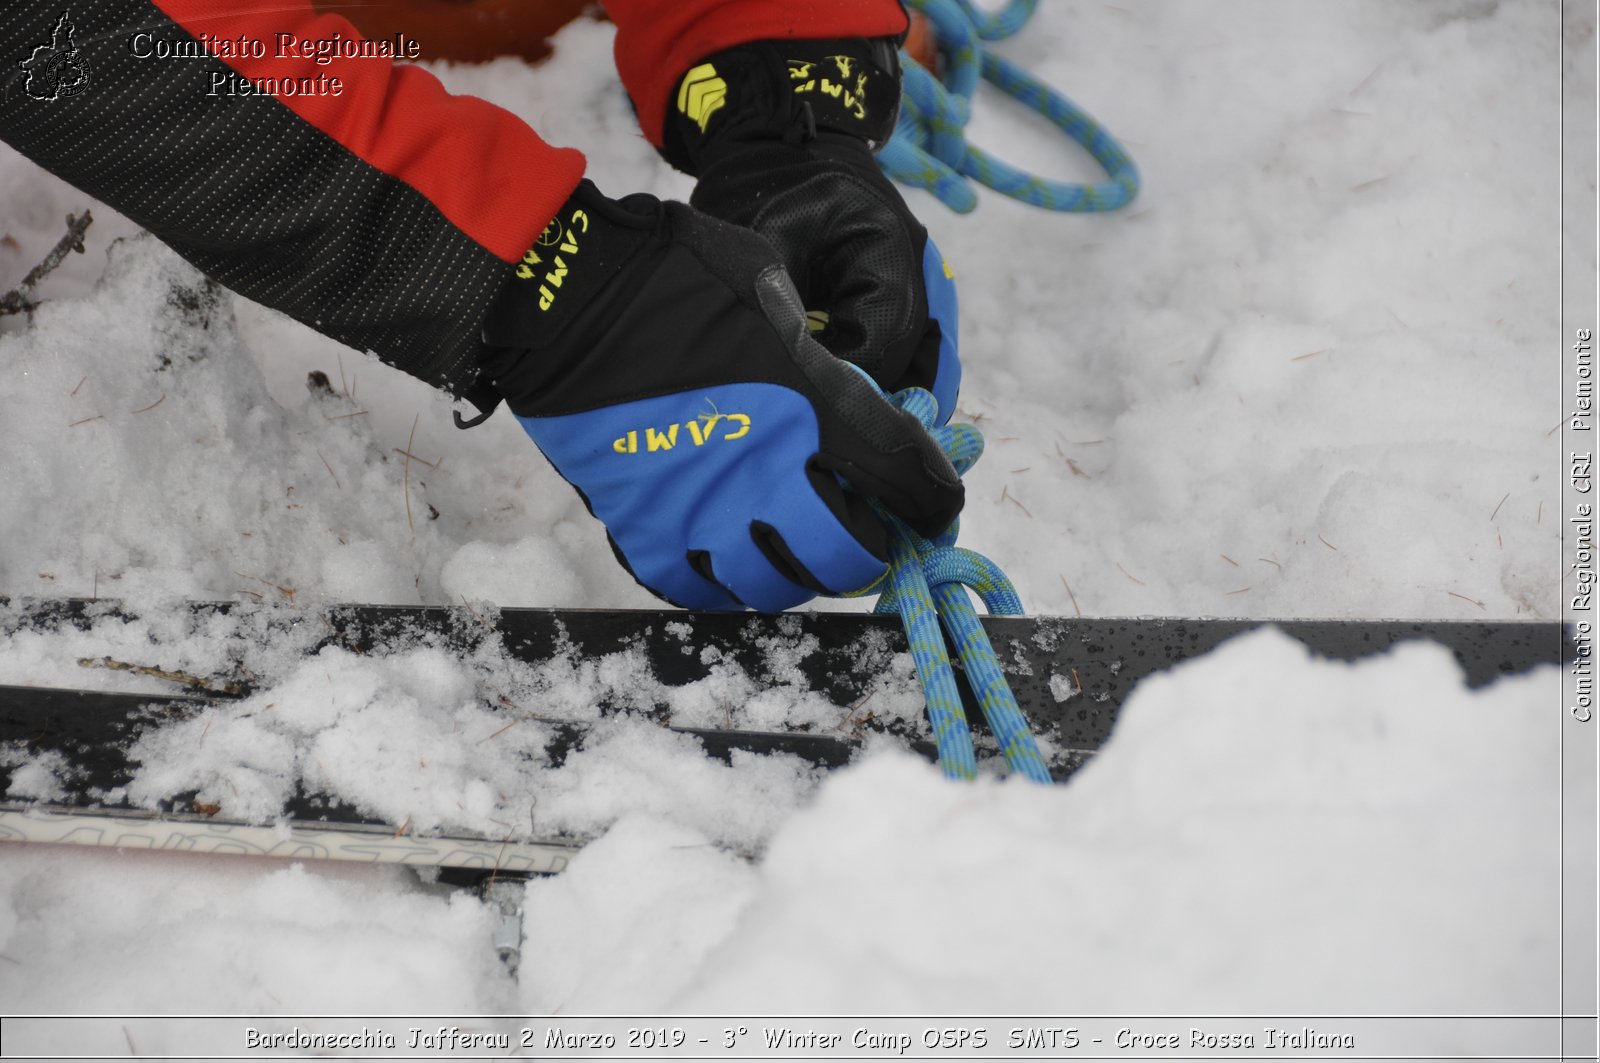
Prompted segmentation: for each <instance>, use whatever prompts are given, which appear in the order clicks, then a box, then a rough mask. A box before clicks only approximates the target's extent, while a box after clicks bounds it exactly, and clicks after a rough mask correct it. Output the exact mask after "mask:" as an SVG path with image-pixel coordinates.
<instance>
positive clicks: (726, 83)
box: [662, 39, 961, 424]
mask: <svg viewBox="0 0 1600 1063" xmlns="http://www.w3.org/2000/svg"><path fill="white" fill-rule="evenodd" d="M899 104H900V66H899V60H898V57H897V55H896V52H895V48H894V45H893V42H891V41H888V40H866V39H855V40H833V41H806V40H797V41H763V42H757V43H754V44H745V45H741V46H739V47H737V48H733V49H729V50H728V51H724V52H719V53H717V54H716V55H713V56H711V57H709V58H708V59H706V60H705V61H704V62H702V63H700V64H698V65H696V66H695V67H693V68H692V69H690V70H689V72H688V73H687V74H685V75H684V78H683V80H682V82H680V83H679V89H678V94H677V98H676V100H675V101H674V102H673V105H672V106H671V107H670V110H669V115H668V120H667V124H666V131H665V139H664V144H663V148H662V154H663V155H664V156H665V157H666V158H667V160H668V161H669V162H671V163H672V164H673V165H675V166H677V167H678V168H679V169H681V170H684V171H685V172H687V173H689V174H691V175H693V176H695V177H696V178H697V179H698V182H697V184H696V185H695V190H694V194H693V195H692V196H691V197H690V200H689V201H690V203H692V204H693V205H694V206H696V207H698V208H700V209H701V210H703V211H705V212H707V213H708V214H712V215H714V216H716V217H718V218H721V219H723V220H724V221H731V222H733V223H734V224H736V225H742V226H745V227H746V228H749V229H753V230H755V231H756V232H758V233H760V234H761V235H762V236H764V237H766V238H767V240H768V241H769V242H770V243H771V244H772V245H773V247H775V248H776V249H777V251H778V254H779V255H780V256H781V258H782V260H783V264H784V267H785V268H786V269H787V270H788V271H789V275H790V276H791V277H792V278H793V279H794V283H795V287H796V288H797V289H799V292H800V297H801V299H802V300H803V301H804V303H805V305H806V307H807V308H808V309H809V310H810V312H811V316H810V324H811V328H812V330H813V334H814V335H815V336H816V338H817V339H818V340H819V341H820V342H821V343H822V344H823V346H825V347H827V348H828V349H829V350H830V351H832V352H833V353H834V354H837V355H838V356H839V357H841V358H845V359H848V360H849V361H851V362H853V363H855V364H856V365H858V366H860V367H861V368H862V369H864V370H866V371H867V372H868V373H870V374H871V375H872V378H873V379H874V380H876V381H877V382H878V384H879V385H881V386H882V387H883V388H884V389H885V390H886V391H898V390H900V389H901V388H905V387H911V386H915V387H921V388H926V389H927V390H929V391H931V392H933V395H934V398H935V399H937V400H938V403H939V423H941V424H942V423H944V422H946V421H948V420H949V419H950V415H951V414H952V413H953V412H954V410H955V404H956V392H957V390H958V388H959V386H960V383H961V363H960V361H959V360H958V358H957V351H956V291H955V284H954V283H953V282H952V279H951V277H952V275H951V273H950V271H949V269H948V268H947V267H946V265H945V262H944V259H943V258H942V257H941V256H940V254H939V250H938V248H936V247H935V246H934V245H933V242H932V241H931V240H929V239H928V232H927V230H926V229H924V228H923V227H922V224H921V223H920V222H918V221H917V219H916V217H915V216H913V215H912V213H911V210H910V209H909V208H908V207H907V206H906V203H905V200H904V199H902V198H901V196H900V193H899V192H898V191H897V190H896V189H895V187H894V185H893V184H892V183H891V182H890V181H889V179H888V178H887V177H885V176H884V174H883V171H882V170H880V169H879V168H878V165H877V163H876V162H875V161H874V159H873V157H872V153H873V151H874V150H876V149H877V148H878V147H880V146H882V145H883V144H884V143H886V142H887V141H888V138H889V136H890V135H891V134H892V133H893V132H894V124H895V116H896V114H897V113H898V110H899Z"/></svg>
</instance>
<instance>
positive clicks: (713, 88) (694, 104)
mask: <svg viewBox="0 0 1600 1063" xmlns="http://www.w3.org/2000/svg"><path fill="white" fill-rule="evenodd" d="M727 98H728V83H727V82H726V81H724V80H722V76H721V75H720V74H718V73H717V68H716V67H714V66H712V65H711V64H710V63H701V64H700V65H699V66H697V67H695V68H694V69H692V70H690V71H689V72H688V73H687V74H685V75H683V82H682V83H681V84H680V85H679V86H678V110H679V111H682V112H683V114H684V116H685V117H686V118H688V119H689V120H690V121H691V122H693V123H694V124H695V125H697V126H699V127H700V132H702V133H704V132H705V131H706V123H707V122H709V121H711V116H712V115H714V114H716V113H717V111H719V110H721V108H722V105H723V104H724V103H725V102H727Z"/></svg>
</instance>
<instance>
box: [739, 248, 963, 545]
mask: <svg viewBox="0 0 1600 1063" xmlns="http://www.w3.org/2000/svg"><path fill="white" fill-rule="evenodd" d="M755 289H756V297H757V299H758V300H759V301H760V303H761V307H762V310H763V311H765V313H766V315H767V320H768V321H770V322H771V323H772V325H773V327H774V328H776V329H777V331H778V335H779V336H781V337H783V338H784V340H785V342H786V343H787V344H788V345H789V349H790V352H791V354H792V355H793V357H794V361H795V364H796V365H797V366H798V368H799V369H800V371H801V373H802V374H804V375H805V377H806V379H807V381H808V382H809V384H810V385H811V388H812V390H813V391H814V392H815V393H816V394H817V396H818V399H819V401H818V404H817V412H818V428H819V441H820V446H819V447H818V451H819V454H818V457H817V459H816V460H817V463H818V464H819V465H821V466H822V467H823V468H825V469H828V470H831V471H833V472H836V473H838V474H839V475H840V476H843V477H844V478H845V479H846V480H847V481H849V482H850V483H851V484H852V485H853V486H854V487H855V488H856V489H858V490H859V491H861V492H862V493H864V494H866V495H868V496H869V497H873V498H876V499H878V500H879V501H881V502H882V503H883V505H884V506H885V507H886V508H888V509H889V511H890V512H892V513H893V514H894V515H895V516H897V517H899V518H900V519H902V520H904V521H905V522H906V523H907V524H909V525H911V526H912V527H913V528H915V529H916V530H917V531H919V532H921V533H922V534H924V535H930V536H931V535H936V534H938V533H939V532H941V531H943V530H944V529H945V528H946V527H948V526H949V524H950V522H951V521H952V520H954V519H955V517H956V514H958V513H960V512H961V506H962V503H963V501H964V500H965V492H964V489H963V488H962V485H961V477H960V476H959V475H958V474H957V473H956V471H955V468H954V466H952V465H951V464H950V459H949V458H947V457H946V456H945V454H944V451H942V450H941V449H939V445H938V444H937V443H935V442H934V440H933V437H932V436H930V435H929V434H928V432H927V430H926V429H924V428H923V427H922V425H921V424H920V423H918V421H917V419H916V418H915V417H913V416H911V415H910V414H908V413H906V412H905V411H904V410H901V409H898V408H896V407H895V406H894V405H893V404H892V403H890V402H889V400H888V399H886V398H884V396H883V394H882V393H881V392H880V391H879V390H878V389H877V388H876V387H874V386H873V384H872V383H871V382H870V381H869V380H867V379H866V378H865V377H864V376H863V374H862V373H861V372H859V371H857V370H856V369H855V368H853V367H852V366H850V365H849V364H847V363H845V362H842V361H840V360H839V359H838V358H835V357H834V356H833V355H831V354H829V353H828V351H827V350H826V349H825V348H823V346H822V345H821V344H820V343H818V342H817V341H816V340H814V339H812V338H811V336H810V334H809V332H808V330H807V327H806V317H805V311H804V309H803V308H802V307H801V305H800V297H799V294H798V293H797V292H796V291H795V289H794V285H792V284H791V283H789V280H788V277H787V276H786V275H785V274H784V273H783V271H782V270H781V269H773V270H769V271H767V272H766V273H763V274H762V275H761V276H759V277H758V278H757V279H756V284H755ZM836 513H837V511H836ZM839 517H840V519H841V520H847V521H848V520H850V517H849V516H848V514H839Z"/></svg>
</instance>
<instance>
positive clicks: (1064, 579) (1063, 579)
mask: <svg viewBox="0 0 1600 1063" xmlns="http://www.w3.org/2000/svg"><path fill="white" fill-rule="evenodd" d="M1057 575H1060V573H1057ZM1061 585H1062V586H1063V587H1065V588H1066V589H1067V597H1068V598H1071V599H1072V611H1073V612H1074V613H1077V614H1078V615H1079V616H1082V615H1083V610H1082V609H1080V608H1078V596H1077V595H1076V594H1073V593H1072V584H1070V583H1068V582H1067V577H1065V576H1061ZM1079 689H1082V684H1081V683H1080V684H1079Z"/></svg>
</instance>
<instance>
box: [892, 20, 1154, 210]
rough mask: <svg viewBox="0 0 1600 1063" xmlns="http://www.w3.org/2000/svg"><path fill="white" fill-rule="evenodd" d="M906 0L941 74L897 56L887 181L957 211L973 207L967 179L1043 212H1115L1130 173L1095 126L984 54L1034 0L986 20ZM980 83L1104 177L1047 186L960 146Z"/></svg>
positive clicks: (1129, 185) (1128, 195) (1123, 201)
mask: <svg viewBox="0 0 1600 1063" xmlns="http://www.w3.org/2000/svg"><path fill="white" fill-rule="evenodd" d="M908 3H909V6H910V7H912V8H914V9H915V10H917V11H919V12H921V13H922V14H924V15H926V16H927V18H928V21H929V23H930V25H931V26H932V27H933V30H934V34H935V36H936V38H937V40H938V48H939V54H940V56H941V58H942V60H943V65H944V74H943V80H942V81H941V80H940V78H939V77H936V76H935V75H934V74H933V73H932V72H931V71H929V70H928V69H927V68H926V67H924V66H923V65H922V64H920V63H918V62H917V61H916V60H915V59H914V58H912V57H911V56H910V55H909V54H907V53H905V52H904V51H902V52H901V53H900V60H901V65H902V68H903V71H904V73H903V88H902V95H901V100H900V118H899V121H898V122H897V124H896V125H895V131H894V136H893V137H891V138H890V140H889V143H888V144H887V145H885V146H884V148H883V150H882V151H880V152H879V153H878V164H879V165H880V166H882V167H883V169H884V172H886V173H887V174H888V175H889V176H890V177H892V178H893V179H894V180H896V181H899V182H901V183H902V184H907V185H912V186H914V187H918V188H925V189H927V190H928V191H930V192H932V193H933V194H934V195H935V196H937V197H938V198H939V199H940V200H941V201H942V202H943V203H944V204H945V206H947V207H949V208H950V209H952V210H954V211H957V212H958V213H962V214H965V213H967V212H968V211H970V210H972V209H973V208H974V207H976V206H977V205H978V197H977V193H975V192H974V191H973V190H972V186H971V185H970V184H968V183H967V179H968V178H971V179H973V180H976V181H978V182H979V183H981V184H983V185H986V186H988V187H989V188H992V189H994V190H995V191H996V192H1001V193H1003V194H1005V195H1008V196H1011V197H1012V198H1014V199H1020V200H1022V201H1023V202H1024V203H1031V204H1032V205H1034V206H1036V207H1043V208H1045V209H1047V210H1059V211H1107V210H1116V209H1118V208H1119V207H1123V206H1126V205H1127V204H1128V203H1129V202H1130V201H1132V199H1133V197H1134V196H1135V195H1137V194H1138V191H1139V168H1138V167H1137V166H1136V165H1134V162H1133V159H1132V158H1131V157H1130V156H1129V155H1128V153H1127V151H1126V150H1125V149H1124V148H1123V147H1122V145H1121V144H1119V143H1117V141H1116V138H1114V137H1113V136H1112V135H1111V134H1110V133H1109V132H1107V131H1106V129H1105V127H1103V126H1101V125H1100V124H1099V123H1098V122H1096V121H1095V120H1094V119H1093V118H1092V117H1090V115H1089V114H1088V113H1087V112H1086V111H1084V110H1083V109H1082V108H1080V107H1079V106H1078V105H1077V104H1075V103H1073V102H1072V101H1071V100H1069V99H1067V97H1065V96H1063V95H1062V94H1061V93H1059V92H1057V91H1055V90H1054V89H1052V88H1050V86H1048V85H1046V84H1045V83H1044V82H1042V81H1040V80H1039V79H1038V78H1035V77H1034V76H1033V75H1031V74H1029V73H1028V72H1027V71H1025V70H1023V69H1022V68H1021V67H1019V66H1017V65H1016V64H1015V63H1012V62H1010V61H1008V60H1006V59H1002V58H1000V57H999V56H997V55H995V54H993V53H992V52H990V51H989V50H988V49H987V48H985V47H984V45H983V42H984V41H993V40H999V39H1001V38H1004V37H1009V36H1011V35H1012V34H1014V33H1016V32H1017V31H1018V30H1020V29H1021V28H1022V27H1023V25H1024V24H1025V23H1026V22H1027V21H1028V19H1029V18H1030V17H1032V15H1033V11H1034V8H1035V7H1036V6H1037V3H1038V0H1011V3H1009V4H1007V5H1006V6H1005V7H1004V8H1002V9H1001V10H999V11H997V12H994V13H985V12H982V11H979V10H977V9H976V8H975V7H974V6H973V5H972V3H971V0H908ZM980 79H981V80H984V81H987V82H989V83H990V84H991V85H994V86H995V87H996V88H998V89H1000V90H1001V91H1002V92H1004V93H1005V94H1006V95H1008V96H1010V97H1012V98H1013V99H1015V100H1017V101H1018V102H1020V103H1022V104H1023V105H1024V106H1026V107H1028V108H1030V109H1031V110H1033V111H1035V112H1036V113H1038V114H1040V115H1042V116H1044V117H1045V118H1046V119H1048V120H1049V121H1050V123H1051V124H1052V125H1054V126H1056V128H1058V129H1060V130H1061V131H1062V132H1063V133H1065V134H1066V135H1067V136H1068V137H1069V138H1070V139H1072V140H1073V141H1075V142H1076V143H1078V144H1079V145H1081V146H1082V147H1083V148H1084V150H1086V151H1087V152H1088V153H1089V154H1090V155H1091V156H1092V157H1093V158H1094V160H1095V161H1096V162H1097V163H1099V164H1100V166H1101V167H1102V168H1103V169H1104V170H1105V172H1106V177H1107V180H1105V181H1101V182H1099V183H1096V184H1077V183H1070V182H1064V181H1047V180H1045V179H1044V178H1042V177H1036V176H1034V175H1032V174H1029V173H1025V172H1024V171H1022V170H1019V169H1017V168H1016V167H1015V166H1012V165H1011V164H1010V163H1007V162H1004V161H1003V160H1001V159H998V158H996V157H995V156H993V155H991V154H989V153H988V152H986V151H984V150H983V149H981V148H978V147H975V146H974V145H972V144H970V143H968V142H967V138H966V126H967V122H968V120H969V119H970V118H971V116H972V96H973V93H974V92H976V91H977V88H978V82H979V80H980Z"/></svg>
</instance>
